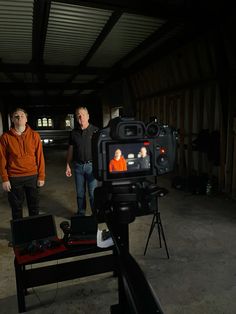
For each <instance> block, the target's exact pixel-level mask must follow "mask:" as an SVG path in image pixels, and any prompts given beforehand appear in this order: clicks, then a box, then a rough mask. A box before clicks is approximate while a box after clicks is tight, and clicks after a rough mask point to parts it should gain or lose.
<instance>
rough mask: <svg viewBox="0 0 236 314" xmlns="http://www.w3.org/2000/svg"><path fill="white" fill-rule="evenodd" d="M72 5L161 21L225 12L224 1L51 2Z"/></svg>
mask: <svg viewBox="0 0 236 314" xmlns="http://www.w3.org/2000/svg"><path fill="white" fill-rule="evenodd" d="M52 1H53V2H60V3H66V4H73V5H81V6H87V7H93V8H99V9H104V10H113V11H116V10H121V11H123V12H127V13H131V14H140V15H146V16H153V17H158V18H161V19H172V18H181V19H192V18H193V17H196V16H198V15H200V18H202V17H203V16H204V17H208V19H209V18H211V17H214V16H219V15H221V14H222V12H223V11H225V10H227V8H226V7H227V5H226V4H225V1H223V0H219V1H213V0H212V1H206V0H192V1H185V0H180V1H173V0H146V1H127V0H52ZM198 18H199V17H198Z"/></svg>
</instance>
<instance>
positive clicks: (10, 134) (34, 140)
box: [0, 108, 45, 219]
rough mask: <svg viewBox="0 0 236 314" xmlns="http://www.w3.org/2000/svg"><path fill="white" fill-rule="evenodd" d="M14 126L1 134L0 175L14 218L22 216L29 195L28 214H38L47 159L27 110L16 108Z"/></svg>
mask: <svg viewBox="0 0 236 314" xmlns="http://www.w3.org/2000/svg"><path fill="white" fill-rule="evenodd" d="M11 121H12V125H13V126H12V127H11V128H10V130H9V131H7V132H5V133H3V135H2V136H1V137H0V176H1V178H2V188H3V190H4V191H6V192H8V201H9V204H10V206H11V210H12V218H13V219H18V218H22V217H23V202H24V198H25V196H26V201H27V207H28V211H29V215H30V216H33V215H38V214H39V194H38V188H39V187H42V186H43V185H44V182H45V162H44V156H43V147H42V143H41V139H40V135H39V133H37V132H36V131H34V130H32V129H31V128H30V127H29V126H28V125H27V113H26V111H25V110H24V109H21V108H17V109H16V110H14V111H13V112H12V114H11Z"/></svg>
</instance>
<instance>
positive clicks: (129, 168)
mask: <svg viewBox="0 0 236 314" xmlns="http://www.w3.org/2000/svg"><path fill="white" fill-rule="evenodd" d="M117 150H120V153H121V155H122V157H123V159H124V160H125V162H126V168H125V169H119V170H116V169H112V167H111V161H112V159H114V157H115V154H116V151H117ZM143 150H144V151H146V156H147V157H145V159H146V161H144V159H143V156H142V151H143ZM175 151H176V132H175V131H174V130H173V129H172V128H170V127H169V126H167V125H164V124H161V123H159V122H157V120H154V121H151V122H150V123H148V124H147V125H145V124H144V123H143V122H142V121H136V120H134V119H133V118H121V117H117V118H114V119H112V120H110V122H109V124H108V126H107V127H105V128H103V129H101V130H99V131H98V132H97V133H95V134H94V135H93V138H92V154H93V172H94V176H95V178H96V179H97V180H98V181H102V182H113V183H114V182H117V181H124V180H125V181H126V180H132V181H133V180H137V179H141V178H146V177H150V176H156V175H163V174H166V173H168V172H170V171H172V170H173V168H174V162H175Z"/></svg>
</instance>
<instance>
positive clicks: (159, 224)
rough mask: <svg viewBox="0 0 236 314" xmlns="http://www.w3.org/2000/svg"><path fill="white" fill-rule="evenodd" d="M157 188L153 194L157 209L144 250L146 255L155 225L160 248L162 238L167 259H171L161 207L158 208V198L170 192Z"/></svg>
mask: <svg viewBox="0 0 236 314" xmlns="http://www.w3.org/2000/svg"><path fill="white" fill-rule="evenodd" d="M156 187H157V190H156V191H155V192H154V193H153V194H155V200H156V206H155V209H154V214H153V218H152V223H151V227H150V230H149V234H148V238H147V242H146V246H145V249H144V255H145V254H146V252H147V247H148V243H149V240H150V237H151V235H152V232H153V230H154V228H155V225H156V226H157V230H158V236H159V243H160V248H161V247H162V241H161V238H162V239H163V241H164V245H165V249H166V255H167V258H168V259H169V258H170V255H169V252H168V248H167V244H166V239H165V234H164V229H163V226H162V222H161V214H160V212H159V206H158V197H163V196H165V195H166V194H167V193H168V190H166V189H165V188H161V187H158V186H156Z"/></svg>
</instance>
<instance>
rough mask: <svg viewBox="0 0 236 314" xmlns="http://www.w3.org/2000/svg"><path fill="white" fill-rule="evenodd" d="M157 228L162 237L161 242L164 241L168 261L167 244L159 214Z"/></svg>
mask: <svg viewBox="0 0 236 314" xmlns="http://www.w3.org/2000/svg"><path fill="white" fill-rule="evenodd" d="M158 227H159V228H160V231H161V235H162V238H163V241H164V244H165V249H166V255H167V258H168V259H169V258H170V255H169V252H168V248H167V244H166V238H165V234H164V229H163V226H162V223H161V216H160V214H159V224H158Z"/></svg>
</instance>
